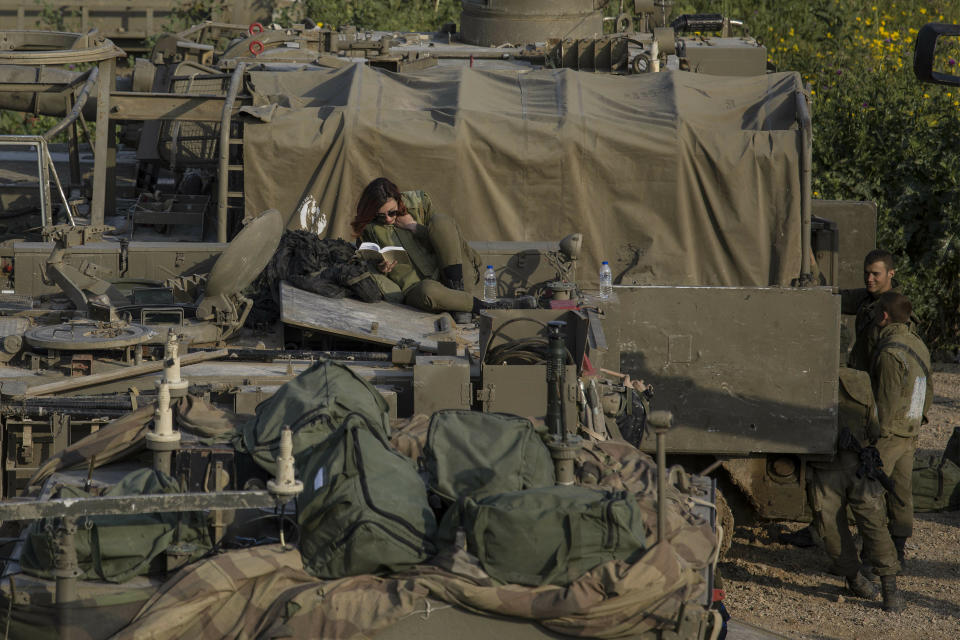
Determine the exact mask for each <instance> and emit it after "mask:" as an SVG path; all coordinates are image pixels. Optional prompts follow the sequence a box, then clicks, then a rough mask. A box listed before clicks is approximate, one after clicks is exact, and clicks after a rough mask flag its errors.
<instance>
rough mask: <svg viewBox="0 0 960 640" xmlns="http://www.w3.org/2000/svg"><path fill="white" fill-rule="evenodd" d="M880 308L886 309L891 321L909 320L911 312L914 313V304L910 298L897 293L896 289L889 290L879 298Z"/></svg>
mask: <svg viewBox="0 0 960 640" xmlns="http://www.w3.org/2000/svg"><path fill="white" fill-rule="evenodd" d="M877 300H878V301H879V303H880V310H881V311H886V312H887V315H888V316H890V321H891V322H909V321H910V314H911V313H913V305H912V304H910V298H908V297H907V296H905V295H903V294H902V293H897V292H896V291H887V292H886V293H884V294H882V295H881V296H880V297H879V298H878V299H877Z"/></svg>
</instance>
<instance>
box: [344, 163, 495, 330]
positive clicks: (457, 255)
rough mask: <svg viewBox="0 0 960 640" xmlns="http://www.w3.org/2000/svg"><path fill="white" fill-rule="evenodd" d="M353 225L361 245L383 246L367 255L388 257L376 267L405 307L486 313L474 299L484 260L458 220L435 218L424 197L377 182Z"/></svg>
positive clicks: (368, 188) (366, 191) (369, 189)
mask: <svg viewBox="0 0 960 640" xmlns="http://www.w3.org/2000/svg"><path fill="white" fill-rule="evenodd" d="M350 225H351V226H352V227H353V233H354V236H355V237H356V238H358V240H361V241H363V242H364V243H373V244H375V245H378V248H377V249H374V248H373V247H371V246H369V245H368V246H366V247H364V249H370V250H373V251H378V250H379V251H382V254H381V255H383V256H386V258H385V259H382V260H379V261H377V264H376V266H377V269H378V270H379V271H380V272H381V273H383V274H385V275H386V276H387V277H388V278H389V279H390V280H391V281H393V282H394V283H395V284H396V285H397V286H398V287H399V289H400V292H401V294H402V296H403V302H404V303H405V304H408V305H411V306H413V307H417V308H419V309H423V310H424V311H473V312H476V311H477V310H479V309H482V308H485V306H486V305H485V304H484V303H483V302H482V301H480V300H478V299H477V298H475V297H474V296H473V295H472V294H471V293H469V291H470V290H474V289H476V288H477V286H478V285H479V276H478V274H479V268H480V260H479V257H478V256H477V254H476V252H475V251H473V249H471V248H470V247H469V246H468V245H467V243H466V242H465V241H464V239H463V236H461V235H460V228H459V227H458V226H457V223H456V222H455V221H454V220H453V218H451V217H449V216H446V215H444V214H442V213H434V212H433V209H432V204H431V202H430V196H429V195H427V194H426V193H424V192H423V191H405V192H402V193H401V191H400V190H399V189H398V188H397V186H396V185H395V184H394V183H392V182H391V181H390V180H388V179H386V178H377V179H376V180H374V181H373V182H371V183H370V184H368V185H367V186H366V188H365V189H364V190H363V193H362V194H361V195H360V201H359V202H357V215H356V217H355V218H354V219H353V222H351V223H350ZM385 247H391V249H389V250H385V249H383V248H385ZM398 247H402V249H403V251H402V252H401V251H399V250H398V249H397V248H398ZM404 253H405V254H406V255H404ZM362 254H364V255H372V254H368V252H367V251H366V250H365V251H363V252H362ZM465 288H466V289H467V291H464V289H465ZM498 306H507V305H498Z"/></svg>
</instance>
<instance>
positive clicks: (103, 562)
mask: <svg viewBox="0 0 960 640" xmlns="http://www.w3.org/2000/svg"><path fill="white" fill-rule="evenodd" d="M179 490H180V489H179V485H178V484H177V481H176V480H174V479H173V478H172V477H170V476H168V475H167V474H165V473H161V472H159V471H155V470H153V469H139V470H137V471H133V472H131V473H129V474H127V475H126V476H124V478H123V479H122V480H121V481H120V482H119V483H117V484H116V485H114V486H113V487H110V489H108V490H107V491H105V492H104V493H103V495H104V496H133V495H144V494H156V493H178V492H179ZM56 497H58V498H89V497H90V495H89V494H88V493H86V492H84V491H83V490H82V489H80V488H78V487H71V486H64V487H61V488H60V490H59V492H58V493H57V494H56ZM78 520H79V521H78V523H77V531H76V533H75V534H74V544H75V545H76V549H77V561H78V564H79V566H80V571H82V576H80V577H81V578H82V579H84V580H97V579H99V580H106V581H107V582H126V581H127V580H129V579H130V578H133V577H134V576H139V575H145V574H150V573H158V572H162V571H165V570H166V559H165V556H164V553H165V552H166V550H167V548H168V547H170V546H171V545H173V544H177V545H179V546H180V548H182V549H188V550H190V553H189V554H188V555H189V559H190V560H191V561H193V560H196V559H197V558H199V557H201V556H202V555H204V554H205V553H207V552H208V551H210V549H211V547H212V542H211V539H210V533H209V531H208V529H207V523H206V518H205V516H204V514H203V513H202V512H185V513H132V514H130V515H110V516H87V517H85V518H79V519H78ZM48 524H50V525H51V526H48ZM54 527H55V525H53V523H49V521H47V520H39V521H37V522H34V523H33V524H31V525H30V528H29V529H28V532H27V542H26V545H24V548H23V553H22V555H21V558H20V565H21V566H22V567H23V570H24V572H25V573H28V574H30V575H34V576H39V577H41V578H52V577H54V569H56V566H55V558H56V557H57V554H58V553H60V550H59V546H58V545H57V542H56V540H55V538H56V532H55V530H54Z"/></svg>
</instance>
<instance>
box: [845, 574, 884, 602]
mask: <svg viewBox="0 0 960 640" xmlns="http://www.w3.org/2000/svg"><path fill="white" fill-rule="evenodd" d="M847 588H848V589H850V591H852V592H853V593H854V595H856V596H859V597H861V598H866V599H867V600H876V599H877V588H876V587H875V586H874V585H873V583H872V582H870V581H869V580H867V579H866V578H864V577H863V576H862V575H860V573H859V572H858V573H856V574H854V575H853V576H847ZM884 593H886V592H884Z"/></svg>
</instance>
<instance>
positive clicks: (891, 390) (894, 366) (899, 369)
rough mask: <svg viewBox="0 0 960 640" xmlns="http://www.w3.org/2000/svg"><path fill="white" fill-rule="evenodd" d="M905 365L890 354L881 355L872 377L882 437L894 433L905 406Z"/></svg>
mask: <svg viewBox="0 0 960 640" xmlns="http://www.w3.org/2000/svg"><path fill="white" fill-rule="evenodd" d="M904 373H905V369H904V366H903V364H902V363H901V362H900V361H899V360H898V359H897V358H896V357H894V356H893V355H891V354H889V353H881V354H880V356H879V357H878V358H877V361H876V363H875V364H874V368H873V373H872V375H871V376H870V378H871V380H872V382H873V395H874V396H875V397H876V399H877V419H878V422H879V431H880V434H881V435H887V434H889V433H892V432H893V429H894V427H895V426H896V425H895V422H896V420H897V413H898V409H899V408H900V405H902V404H903V376H904Z"/></svg>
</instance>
